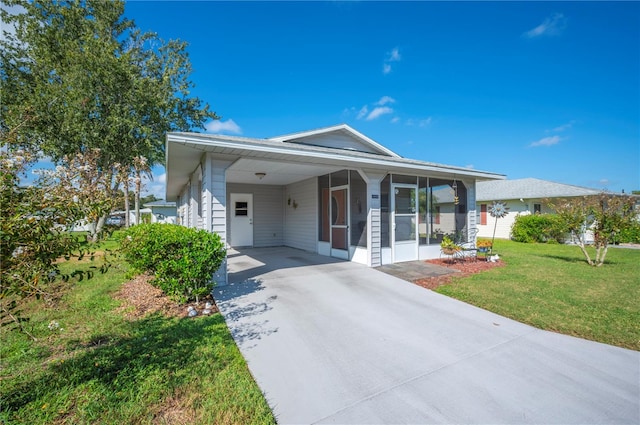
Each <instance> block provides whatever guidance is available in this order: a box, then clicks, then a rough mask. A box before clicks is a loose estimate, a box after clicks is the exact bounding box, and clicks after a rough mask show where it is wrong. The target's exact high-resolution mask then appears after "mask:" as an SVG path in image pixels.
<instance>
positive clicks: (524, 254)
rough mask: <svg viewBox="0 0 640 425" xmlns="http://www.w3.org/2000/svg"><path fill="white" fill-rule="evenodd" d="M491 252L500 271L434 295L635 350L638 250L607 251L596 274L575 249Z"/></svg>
mask: <svg viewBox="0 0 640 425" xmlns="http://www.w3.org/2000/svg"><path fill="white" fill-rule="evenodd" d="M494 252H496V253H498V254H499V255H500V257H501V259H502V260H503V261H504V262H505V263H506V266H505V267H499V268H495V269H492V270H489V271H487V272H484V273H479V274H476V275H472V276H469V277H466V278H458V279H454V280H453V281H452V283H451V284H448V285H445V286H441V287H439V288H438V289H437V292H439V293H441V294H444V295H448V296H451V297H453V298H457V299H460V300H462V301H466V302H468V303H470V304H474V305H477V306H479V307H482V308H484V309H487V310H490V311H493V312H495V313H498V314H500V315H504V316H507V317H510V318H512V319H515V320H517V321H520V322H523V323H527V324H530V325H533V326H535V327H538V328H541V329H546V330H550V331H555V332H560V333H563V334H568V335H573V336H577V337H580V338H586V339H590V340H594V341H599V342H603V343H606V344H611V345H617V346H620V347H626V348H630V349H633V350H640V325H639V324H640V250H634V249H622V248H610V249H609V252H608V254H607V258H606V262H605V264H604V265H603V266H602V267H598V268H596V267H592V266H589V265H588V264H587V263H586V260H585V258H584V256H583V254H582V252H581V251H580V249H579V248H578V247H575V246H566V245H546V244H522V243H517V242H511V241H502V240H501V241H496V244H495V246H494ZM592 253H593V252H591V253H590V254H592Z"/></svg>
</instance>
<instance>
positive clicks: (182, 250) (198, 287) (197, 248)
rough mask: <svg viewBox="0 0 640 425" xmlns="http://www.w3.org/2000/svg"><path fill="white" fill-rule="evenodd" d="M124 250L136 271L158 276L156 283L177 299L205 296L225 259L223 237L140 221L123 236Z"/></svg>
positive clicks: (201, 231)
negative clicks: (214, 275) (141, 222)
mask: <svg viewBox="0 0 640 425" xmlns="http://www.w3.org/2000/svg"><path fill="white" fill-rule="evenodd" d="M121 252H122V254H123V255H124V258H125V260H126V261H127V262H128V263H129V264H130V265H131V266H132V267H133V269H134V270H135V271H138V272H141V273H144V272H149V273H152V274H154V275H155V278H154V279H153V284H154V285H156V286H157V287H159V288H160V289H162V291H163V292H164V293H165V294H167V295H168V296H170V297H171V298H173V299H175V300H176V301H178V302H181V303H184V302H188V301H192V300H195V301H196V302H197V301H199V298H200V297H202V296H205V295H207V294H209V293H210V292H211V290H212V289H213V287H214V286H215V282H214V281H213V274H214V273H215V272H216V270H218V268H219V267H220V265H221V264H222V260H223V259H224V258H225V255H226V250H225V249H224V245H223V243H222V241H221V240H220V236H218V235H217V234H214V233H210V232H207V231H205V230H197V229H193V228H188V227H184V226H179V225H176V224H159V223H154V224H139V225H137V226H133V227H130V228H129V229H127V230H125V231H124V232H123V233H122V235H121Z"/></svg>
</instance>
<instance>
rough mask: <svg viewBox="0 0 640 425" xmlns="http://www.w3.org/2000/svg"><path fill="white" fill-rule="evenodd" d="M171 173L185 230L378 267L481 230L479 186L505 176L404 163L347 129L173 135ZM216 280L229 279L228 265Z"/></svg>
mask: <svg viewBox="0 0 640 425" xmlns="http://www.w3.org/2000/svg"><path fill="white" fill-rule="evenodd" d="M166 170H167V189H166V190H167V193H166V195H167V196H166V198H167V200H170V201H172V200H175V201H176V203H177V215H178V222H179V223H180V224H182V225H185V226H191V227H198V228H202V229H206V230H208V231H211V232H215V233H217V234H219V235H220V237H221V239H222V240H223V242H224V243H225V244H226V245H227V246H230V247H246V246H251V247H269V246H289V247H294V248H298V249H302V250H306V251H312V252H316V253H319V254H322V255H329V256H335V257H338V258H343V259H347V260H350V261H357V262H361V263H363V264H366V265H368V266H371V267H375V266H379V265H381V264H385V263H391V262H400V261H411V260H418V259H427V258H435V257H437V256H438V255H439V253H440V251H439V239H438V235H437V234H436V233H437V232H436V230H438V231H442V232H443V233H458V234H466V235H469V234H473V233H472V232H469V230H470V229H472V228H474V227H475V225H476V216H477V213H476V210H475V205H476V199H475V194H476V189H475V185H476V182H477V181H478V182H479V181H485V180H495V179H504V176H503V175H500V174H496V173H491V172H485V171H478V170H474V169H469V168H463V167H455V166H449V165H443V164H438V163H433V162H425V161H418V160H412V159H406V158H402V157H400V156H399V155H397V154H396V153H394V152H392V151H391V150H389V149H387V148H385V147H384V146H382V145H380V144H379V143H377V142H375V141H373V140H371V139H369V138H368V137H366V136H364V135H363V134H361V133H359V132H357V131H356V130H354V129H352V128H351V127H349V126H347V125H344V124H342V125H337V126H333V127H327V128H321V129H317V130H311V131H305V132H300V133H294V134H289V135H285V136H279V137H274V138H270V139H257V138H246V137H233V136H226V135H211V134H197V133H169V134H167V145H166ZM437 193H447V194H448V195H447V196H450V197H451V199H454V198H453V197H455V199H456V202H455V203H453V204H451V205H450V206H446V205H445V203H444V200H443V199H439V197H438V196H437ZM440 198H442V197H440ZM215 278H216V280H217V282H218V284H219V285H221V284H225V283H226V266H225V265H224V264H223V266H222V267H221V269H220V270H219V272H218V273H217V275H216V277H215Z"/></svg>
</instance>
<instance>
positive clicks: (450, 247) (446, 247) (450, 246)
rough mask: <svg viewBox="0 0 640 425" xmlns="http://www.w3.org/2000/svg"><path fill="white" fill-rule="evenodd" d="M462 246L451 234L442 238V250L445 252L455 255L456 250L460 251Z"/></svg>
mask: <svg viewBox="0 0 640 425" xmlns="http://www.w3.org/2000/svg"><path fill="white" fill-rule="evenodd" d="M460 249H461V247H460V246H459V245H457V244H456V243H455V242H454V241H452V240H451V238H449V236H444V237H443V238H442V242H440V250H441V251H442V253H443V254H446V255H453V254H455V253H456V252H458V251H460Z"/></svg>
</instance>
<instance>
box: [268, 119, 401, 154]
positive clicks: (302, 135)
mask: <svg viewBox="0 0 640 425" xmlns="http://www.w3.org/2000/svg"><path fill="white" fill-rule="evenodd" d="M340 130H342V131H346V132H347V133H351V135H352V136H355V138H356V139H359V141H360V142H363V143H364V144H366V145H369V146H371V147H372V148H374V150H377V151H379V152H382V153H385V154H387V155H389V156H392V157H395V158H401V156H400V155H398V154H397V153H395V152H393V151H392V150H391V149H388V148H385V147H384V146H382V145H381V144H379V143H377V142H374V141H373V140H371V139H370V138H368V137H367V136H365V135H364V134H362V133H360V132H358V131H356V130H354V129H353V128H351V127H349V126H348V125H347V124H339V125H335V126H333V127H324V128H318V129H315V130H308V131H301V132H298V133H291V134H285V135H283V136H277V137H270V138H269V140H273V141H274V142H289V143H291V142H293V141H294V140H299V139H304V138H305V137H311V136H317V135H320V134H328V133H333V132H335V131H340Z"/></svg>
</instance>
